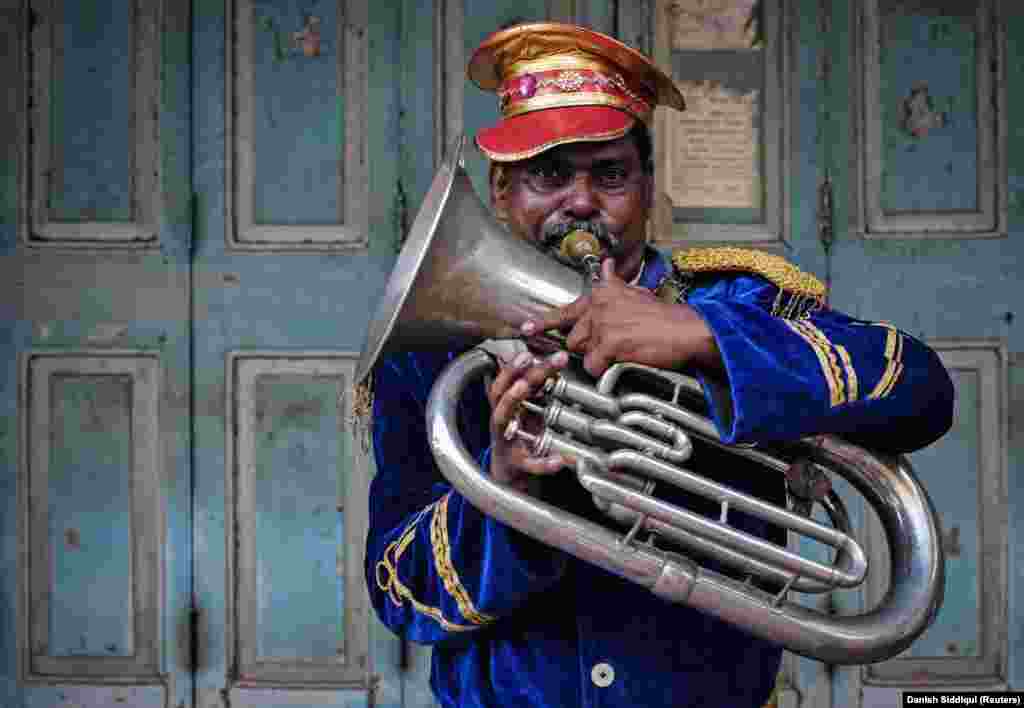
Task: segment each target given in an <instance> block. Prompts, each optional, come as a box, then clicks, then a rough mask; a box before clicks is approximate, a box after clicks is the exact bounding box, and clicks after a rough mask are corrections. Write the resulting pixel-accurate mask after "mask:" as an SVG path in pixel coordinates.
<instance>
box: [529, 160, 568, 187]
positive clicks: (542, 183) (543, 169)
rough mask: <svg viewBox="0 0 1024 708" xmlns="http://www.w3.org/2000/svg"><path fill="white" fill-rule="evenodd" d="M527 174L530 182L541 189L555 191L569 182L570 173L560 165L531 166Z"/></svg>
mask: <svg viewBox="0 0 1024 708" xmlns="http://www.w3.org/2000/svg"><path fill="white" fill-rule="evenodd" d="M527 174H528V175H529V177H530V181H531V182H532V183H533V184H534V185H535V186H536V187H538V188H541V189H556V188H558V187H563V186H565V185H566V184H567V183H568V182H569V180H570V175H571V171H570V170H567V169H564V168H563V167H561V166H560V165H554V164H539V165H532V166H531V167H530V168H529V170H528V171H527Z"/></svg>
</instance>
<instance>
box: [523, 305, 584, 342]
mask: <svg viewBox="0 0 1024 708" xmlns="http://www.w3.org/2000/svg"><path fill="white" fill-rule="evenodd" d="M589 306H590V295H583V296H582V297H579V298H576V299H575V300H573V301H572V302H570V303H569V304H568V305H566V306H565V307H560V308H558V309H557V310H553V311H551V312H549V313H548V314H546V315H542V316H540V317H531V318H530V319H528V320H527V321H526V322H524V323H523V324H522V326H521V327H520V331H521V332H522V333H523V334H524V335H525V336H527V337H529V336H531V335H534V334H537V333H538V332H545V331H547V330H549V329H557V330H562V329H564V328H566V327H570V326H572V325H573V324H574V323H575V322H576V320H578V319H579V318H580V316H581V315H582V314H583V313H584V312H586V310H587V308H588V307H589Z"/></svg>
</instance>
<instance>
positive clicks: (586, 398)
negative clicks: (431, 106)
mask: <svg viewBox="0 0 1024 708" xmlns="http://www.w3.org/2000/svg"><path fill="white" fill-rule="evenodd" d="M461 152H462V142H461V140H460V141H459V142H457V143H456V144H455V146H454V148H453V149H452V150H450V151H449V155H450V158H449V159H448V160H447V161H446V162H445V163H444V164H443V165H442V166H441V168H440V169H439V171H438V173H437V175H436V176H435V178H434V181H433V183H432V184H431V187H430V190H429V191H428V194H427V196H426V198H425V200H424V202H423V205H422V206H421V208H420V211H419V213H418V214H417V216H416V219H415V221H414V223H413V226H412V229H411V231H410V235H409V238H408V240H407V242H406V244H405V246H404V247H403V249H402V251H401V253H400V254H399V256H398V260H397V263H396V265H395V268H394V270H393V272H392V275H391V278H390V280H389V282H388V284H387V286H386V288H385V292H384V296H383V298H382V300H381V302H380V305H379V306H378V309H377V312H376V314H375V316H374V318H373V320H372V321H371V324H370V326H369V329H368V331H367V337H366V343H365V345H364V347H363V350H362V353H361V356H360V361H359V364H358V367H357V374H356V376H357V379H356V380H357V382H362V381H363V380H364V379H365V378H366V377H367V376H368V375H369V374H370V372H371V370H372V367H373V365H374V363H375V362H376V361H377V359H378V358H379V357H380V356H382V355H384V354H386V353H389V352H392V351H396V350H403V349H404V350H422V349H430V348H434V349H445V350H450V349H455V348H457V347H458V346H460V344H464V345H466V346H473V345H479V346H473V348H471V349H469V351H467V353H465V354H463V355H462V356H460V357H458V358H456V359H455V360H453V361H452V362H451V363H450V364H449V365H448V367H447V368H446V369H445V370H444V371H443V372H442V374H441V375H440V376H439V378H438V380H437V381H436V382H435V384H434V387H433V389H432V390H431V393H430V397H429V400H428V402H427V409H426V419H427V421H426V423H427V433H428V436H429V442H430V446H431V449H432V452H433V454H434V458H435V460H436V462H437V465H438V467H439V468H440V470H441V472H442V474H443V475H444V476H445V477H446V478H447V479H448V481H449V482H450V483H451V484H452V486H453V487H454V488H455V489H456V490H458V492H459V493H460V494H462V495H463V496H464V497H465V498H466V499H467V500H468V501H469V502H470V503H471V504H473V505H474V506H476V507H477V508H478V509H480V511H482V512H483V513H485V514H487V515H489V516H491V517H493V518H495V519H497V520H499V521H501V522H503V523H505V524H507V525H509V526H511V527H513V528H516V529H517V530H519V531H520V532H522V533H524V534H526V535H528V536H531V537H533V538H535V539H537V540H539V541H541V542H543V543H546V544H548V545H550V546H552V547H554V548H558V549H561V550H563V551H565V552H568V553H571V554H573V555H575V556H577V557H578V558H580V559H582V560H585V561H588V562H590V563H593V564H596V565H598V566H600V567H602V568H604V569H606V570H608V571H609V572H612V573H614V574H616V575H619V576H622V577H624V578H626V579H628V580H631V581H633V582H636V583H638V584H640V585H642V586H644V587H647V588H648V589H649V590H650V591H651V592H653V593H654V594H655V595H658V596H660V597H662V598H664V599H667V600H669V601H671V602H678V603H683V604H687V605H690V606H692V607H694V608H696V609H698V610H701V611H703V612H706V613H709V614H712V615H714V616H716V617H718V618H720V619H722V620H724V621H726V622H729V623H732V624H734V625H737V626H739V627H741V628H742V629H744V630H746V631H747V632H749V633H751V634H753V635H755V636H758V637H760V638H762V639H765V640H768V641H771V642H775V643H777V644H780V645H781V646H783V647H784V648H786V649H788V650H790V651H792V652H795V653H797V654H800V655H802V656H806V657H809V658H813V659H817V660H820V661H823V662H827V663H831V664H867V663H873V662H877V661H883V660H885V659H889V658H891V657H893V656H895V655H897V654H898V653H900V652H902V651H903V650H905V649H906V648H907V647H909V646H910V645H911V644H912V643H913V642H914V640H915V639H916V638H917V637H918V636H919V635H920V634H921V633H922V632H924V630H925V629H927V628H928V626H929V625H930V624H931V623H932V622H933V621H934V619H935V617H936V615H937V613H938V610H939V607H940V606H941V604H942V597H943V587H944V564H945V559H944V555H943V551H942V546H941V543H940V536H939V526H938V521H937V516H936V513H935V509H934V507H933V506H932V503H931V500H930V499H929V497H928V494H927V492H926V491H925V489H924V487H923V486H922V484H921V483H920V481H918V479H917V477H916V475H915V474H914V471H913V469H912V468H911V466H910V464H909V462H908V461H907V460H906V458H904V457H902V456H899V457H892V456H886V455H881V454H876V453H873V452H870V451H868V450H865V449H864V448H861V447H858V446H856V445H853V444H852V443H849V442H846V441H844V440H842V439H841V438H838V437H835V436H829V435H823V436H814V437H812V438H806V439H803V440H799V441H795V442H793V443H789V444H787V445H785V446H778V447H777V448H774V447H773V448H769V447H767V446H765V447H762V446H760V445H758V446H727V445H724V444H723V443H722V442H721V440H720V438H719V436H718V434H717V431H716V429H715V427H714V424H713V423H712V422H711V421H710V420H709V419H708V417H707V416H706V415H705V414H704V412H703V410H704V409H703V405H702V401H703V394H702V390H701V386H700V384H699V383H698V382H697V381H696V380H694V379H693V378H692V377H689V376H685V375H683V374H679V373H676V372H671V371H663V370H659V369H654V368H651V367H646V366H640V365H636V364H629V363H619V364H614V365H613V366H611V367H610V368H609V369H608V370H607V371H606V372H605V373H604V374H603V375H602V376H601V378H600V379H599V380H598V381H596V382H594V381H592V380H589V379H588V376H587V375H586V373H585V372H577V371H572V370H570V371H567V372H565V373H564V374H563V375H560V376H559V377H556V378H555V379H553V380H551V381H549V382H548V384H547V385H546V386H545V388H544V394H543V397H542V399H541V400H539V401H537V402H528V403H527V404H526V407H527V408H528V409H529V410H531V411H533V412H534V413H536V414H539V415H541V416H543V418H544V421H545V427H544V429H543V431H542V432H540V433H538V434H530V433H527V432H526V431H523V430H520V429H518V427H517V426H516V425H515V424H513V425H511V426H510V427H509V429H508V430H507V431H506V435H507V436H508V437H510V438H511V437H519V438H522V439H524V440H527V441H528V442H529V443H530V444H532V445H533V446H534V448H535V450H536V451H537V453H538V454H549V453H552V452H558V453H561V454H562V455H564V456H565V457H566V458H568V459H569V460H571V461H572V462H573V465H574V467H575V471H576V476H577V479H578V480H579V482H580V484H581V485H582V486H583V487H584V488H585V489H586V490H587V491H588V492H589V493H590V494H591V495H593V498H594V501H595V504H596V505H597V506H598V508H599V509H601V510H602V511H603V512H604V514H605V515H606V516H607V517H608V518H609V522H610V523H609V524H608V525H607V526H606V525H604V524H598V523H594V522H592V521H589V520H586V519H583V518H580V517H577V516H575V515H573V514H570V513H568V512H565V511H563V510H561V509H559V508H557V507H555V506H553V505H551V504H548V503H547V502H544V501H542V500H539V499H536V498H535V497H532V496H530V495H529V494H526V493H523V492H519V491H518V490H515V489H511V488H509V487H506V486H504V485H501V484H498V483H495V482H494V481H492V480H491V479H490V478H489V477H488V476H487V474H486V473H485V472H484V471H482V470H481V469H480V468H479V467H478V466H477V464H476V461H475V460H474V458H473V456H472V455H471V454H470V453H469V451H468V450H467V449H466V447H465V445H464V444H463V442H462V440H461V439H460V438H459V436H458V432H457V431H458V426H457V420H456V408H457V404H458V401H459V400H460V398H461V396H462V394H463V392H464V391H465V389H466V387H467V386H469V385H470V383H471V382H473V381H475V380H477V379H479V378H480V377H483V376H486V375H491V374H493V373H494V371H495V369H496V364H495V361H494V354H493V353H492V352H493V351H494V347H495V346H497V347H500V346H502V345H501V344H500V342H508V341H509V340H516V339H517V338H518V336H519V326H520V325H521V324H522V323H523V322H524V321H525V320H526V319H528V318H531V317H534V316H540V315H542V314H544V313H546V312H549V311H550V309H551V308H557V307H561V306H564V305H566V304H568V303H570V302H572V301H573V300H575V299H576V298H577V297H579V296H580V295H581V294H583V292H585V288H586V287H587V284H586V280H585V278H584V277H583V276H582V275H581V274H580V273H579V272H577V271H576V270H574V269H572V268H570V267H567V266H565V265H562V264H561V263H558V262H557V261H555V260H554V259H552V258H551V257H549V256H548V255H545V254H544V253H542V252H541V251H540V250H539V249H537V248H535V247H534V246H532V245H531V244H529V243H527V242H525V241H524V240H522V239H519V238H516V237H514V236H512V235H510V234H509V233H508V232H507V230H506V229H505V228H504V227H503V226H502V225H501V224H500V223H498V222H497V221H496V220H495V219H494V218H493V217H492V216H491V215H490V213H489V212H488V210H487V208H486V207H485V206H484V204H483V203H482V202H481V201H480V199H479V198H478V197H477V196H476V193H475V192H474V190H473V187H472V184H471V183H470V181H469V178H468V176H467V174H466V172H465V170H464V169H463V168H462V166H461ZM485 340H487V341H485ZM495 341H497V342H499V344H497V345H494V344H493V342H495ZM481 343H482V344H481ZM638 382H639V383H638ZM694 438H695V439H698V440H701V441H703V442H705V443H708V444H711V445H717V446H720V447H724V448H725V449H727V450H729V451H730V452H732V453H734V454H736V455H738V456H742V457H745V458H747V459H751V460H754V461H755V462H757V463H759V464H761V465H763V466H764V467H766V468H768V469H769V470H771V471H772V472H773V473H775V474H779V475H781V476H782V477H783V479H784V480H785V482H786V485H787V492H788V495H787V496H788V497H789V499H790V502H789V504H788V505H787V506H785V507H780V506H777V505H773V504H770V503H768V502H766V501H763V500H761V499H758V498H756V497H753V496H751V495H748V494H745V493H743V492H740V491H738V490H735V489H732V488H730V487H728V486H725V485H722V484H719V483H718V482H715V481H713V480H710V479H708V478H706V477H702V476H699V475H696V474H694V473H693V472H690V471H688V470H686V469H685V468H683V467H682V463H683V462H685V461H686V460H687V458H688V457H689V455H690V452H691V449H692V442H691V440H692V439H694ZM831 475H839V476H840V477H841V478H843V479H845V480H846V481H847V482H849V483H850V484H851V485H852V487H853V488H854V489H856V490H857V492H859V493H860V494H861V495H862V496H863V497H864V498H865V500H866V502H867V504H868V505H870V506H871V507H872V508H873V510H874V511H875V513H876V514H877V515H878V518H879V520H880V522H881V526H882V530H883V533H884V537H885V539H886V543H887V545H888V549H889V556H890V563H889V585H888V589H887V590H886V593H885V596H884V597H883V598H882V599H881V601H880V602H879V603H878V604H877V606H875V607H873V608H870V609H868V610H866V611H865V612H863V613H861V614H856V615H843V616H833V615H829V614H826V613H823V612H819V611H817V610H815V609H812V608H810V607H807V606H804V605H802V604H799V603H797V602H795V601H794V600H793V599H791V598H790V593H791V592H799V593H825V592H830V591H832V590H836V589H840V588H847V589H849V588H856V587H859V586H860V585H861V584H862V583H863V581H864V580H865V578H866V576H867V572H868V560H867V553H866V552H865V550H864V549H863V547H862V546H861V544H860V543H858V541H857V540H856V538H855V532H854V530H853V529H852V528H851V523H850V520H849V515H848V514H847V511H846V507H845V506H844V503H843V501H842V499H841V498H840V497H839V496H838V495H837V494H836V493H835V491H834V490H833V489H832V487H831V483H830V479H831ZM657 484H662V485H671V486H674V487H677V488H680V489H684V490H687V491H689V492H691V493H694V494H697V495H699V496H703V497H705V498H707V499H710V500H712V501H713V502H715V503H716V504H717V505H718V508H719V516H718V518H709V517H706V516H704V515H701V514H697V513H694V512H692V511H689V510H687V509H684V508H679V507H677V506H674V505H670V504H667V503H665V502H664V501H662V500H660V499H659V498H657V497H655V496H654V495H653V494H652V490H653V488H654V486H655V485H657ZM817 507H820V508H821V509H822V511H823V512H824V514H825V515H826V516H827V517H828V519H829V522H830V523H829V524H825V523H822V522H820V521H818V520H816V519H815V518H812V512H813V510H814V509H815V508H817ZM733 511H742V512H744V513H746V514H749V515H752V516H755V517H758V518H760V519H763V520H765V521H767V522H770V523H772V524H775V525H776V526H778V527H781V528H784V529H786V530H787V532H789V533H790V534H793V535H794V536H796V537H804V538H809V539H812V540H813V541H816V542H818V543H820V544H824V545H826V546H828V547H830V548H831V549H832V550H831V551H830V554H831V555H832V561H831V563H826V562H820V561H817V560H813V559H810V558H805V557H803V556H801V555H799V554H798V553H795V552H793V551H790V550H788V549H787V548H785V547H781V546H778V545H776V544H773V543H770V542H769V541H766V540H764V539H761V538H757V537H755V536H752V535H749V534H746V533H744V532H742V531H740V530H738V529H736V528H734V527H732V526H730V525H729V523H728V521H729V514H730V513H732V512H733ZM642 535H643V536H646V538H642ZM655 539H657V543H655ZM662 546H665V547H662ZM686 553H689V555H685V554H686ZM692 556H696V557H698V558H699V557H701V556H703V557H710V558H714V559H715V560H716V561H718V562H719V563H721V564H723V565H725V566H726V567H728V568H730V569H731V570H733V571H735V572H736V573H738V574H739V575H740V576H745V578H744V579H743V580H737V579H735V578H734V577H730V576H728V575H725V574H723V573H719V572H716V571H714V570H711V569H709V568H706V567H702V566H701V565H699V563H698V562H697V561H695V560H694V559H693V558H692ZM755 580H756V581H767V582H768V583H771V584H773V585H774V586H775V587H777V588H780V589H779V590H778V591H774V592H770V591H766V590H764V589H762V588H761V587H760V586H759V584H758V583H757V582H754V581H755Z"/></svg>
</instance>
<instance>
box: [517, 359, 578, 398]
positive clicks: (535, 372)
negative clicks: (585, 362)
mask: <svg viewBox="0 0 1024 708" xmlns="http://www.w3.org/2000/svg"><path fill="white" fill-rule="evenodd" d="M568 363H569V353H568V352H565V351H557V352H555V353H554V354H552V355H550V356H546V357H544V358H543V359H541V360H540V361H539V362H538V363H536V364H534V365H533V366H531V367H530V368H529V369H527V370H526V373H525V374H524V378H525V379H526V380H527V382H529V385H530V391H529V394H528V395H530V396H532V395H534V394H535V393H537V392H538V391H539V390H540V388H541V386H543V385H544V382H545V381H547V380H548V379H549V378H551V377H552V376H555V375H556V374H558V372H559V371H560V370H562V369H564V368H565V366H566V364H568Z"/></svg>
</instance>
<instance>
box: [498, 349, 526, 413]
mask: <svg viewBox="0 0 1024 708" xmlns="http://www.w3.org/2000/svg"><path fill="white" fill-rule="evenodd" d="M531 363H533V355H532V354H530V352H519V354H518V355H517V356H516V357H514V358H513V359H512V361H511V362H509V363H508V364H507V365H505V366H503V367H502V368H501V370H500V371H499V372H498V375H497V376H495V377H494V382H493V383H492V384H491V385H490V386H489V387H488V389H487V400H488V401H489V402H490V404H491V408H494V407H495V405H497V403H498V401H499V400H500V399H501V397H502V396H504V395H505V392H506V391H508V389H509V387H510V386H511V385H512V384H513V383H515V382H516V380H518V379H519V378H520V377H522V375H523V373H524V372H525V371H526V368H527V367H528V366H529V365H530V364H531Z"/></svg>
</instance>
